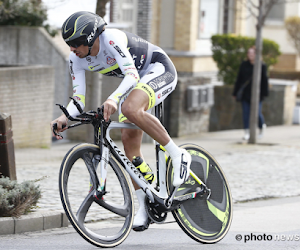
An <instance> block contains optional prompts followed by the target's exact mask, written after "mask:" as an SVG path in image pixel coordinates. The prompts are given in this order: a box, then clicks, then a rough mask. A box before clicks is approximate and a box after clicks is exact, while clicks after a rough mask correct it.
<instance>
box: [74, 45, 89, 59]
mask: <svg viewBox="0 0 300 250" xmlns="http://www.w3.org/2000/svg"><path fill="white" fill-rule="evenodd" d="M70 50H71V51H72V52H74V53H75V54H76V56H78V57H79V58H84V57H86V56H87V54H88V53H89V47H88V46H84V45H80V46H79V47H77V48H74V47H72V46H70Z"/></svg>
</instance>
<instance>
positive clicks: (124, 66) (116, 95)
mask: <svg viewBox="0 0 300 250" xmlns="http://www.w3.org/2000/svg"><path fill="white" fill-rule="evenodd" d="M122 38H123V37H122ZM122 38H121V37H118V38H116V37H115V36H114V35H112V36H111V35H110V36H109V38H108V37H107V38H106V39H105V42H106V43H107V44H108V48H109V50H110V52H111V53H112V54H113V55H114V57H115V59H116V61H117V63H118V65H119V68H120V69H121V71H122V73H123V74H124V76H125V77H124V79H123V81H122V82H121V83H120V85H119V87H118V88H117V89H116V90H115V91H114V92H113V93H112V94H111V95H110V96H109V97H108V99H110V100H113V101H115V102H116V103H117V104H118V103H119V102H120V100H121V98H122V97H123V96H124V95H127V94H128V93H129V92H131V91H132V90H133V89H134V87H135V86H136V84H137V83H138V81H139V80H140V76H139V73H138V71H137V69H136V67H135V65H134V62H133V59H132V57H131V55H130V53H129V51H128V49H127V44H126V43H127V42H126V43H125V39H126V35H125V34H124V41H123V40H121V39H122ZM120 40H121V41H120Z"/></svg>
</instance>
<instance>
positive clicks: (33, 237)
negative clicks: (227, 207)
mask: <svg viewBox="0 0 300 250" xmlns="http://www.w3.org/2000/svg"><path fill="white" fill-rule="evenodd" d="M299 208H300V196H296V197H289V198H278V199H269V200H261V201H254V202H246V203H237V204H234V213H233V221H232V225H231V228H230V231H229V233H228V234H227V235H226V236H225V238H224V239H223V240H222V241H220V242H218V243H216V244H212V245H208V244H201V243H198V242H196V241H194V240H192V239H191V238H189V237H188V236H187V235H186V234H185V233H184V232H183V231H182V230H181V229H180V228H179V226H178V225H177V224H176V223H175V221H174V219H173V217H172V215H171V214H170V215H169V217H168V219H167V223H165V224H160V225H158V224H154V225H151V226H150V228H149V229H148V230H147V231H144V232H140V233H137V232H133V231H132V232H131V233H130V235H129V236H128V238H127V239H126V240H125V241H124V242H123V243H122V244H121V245H119V246H117V247H116V248H115V249H124V250H129V249H130V250H135V249H136V250H140V249H143V250H147V249H151V250H153V249H164V250H166V249H172V250H191V249H230V250H231V249H300V214H299ZM104 223H107V225H110V226H113V225H111V224H110V222H109V221H106V222H104ZM93 226H95V227H97V223H95V224H94V225H93ZM0 245H1V249H6V250H10V249H23V250H40V249H47V250H52V249H53V250H60V249H64V250H65V249H72V250H73V249H80V250H88V249H97V248H96V247H95V246H93V245H91V244H89V243H88V242H86V241H85V240H83V239H82V238H81V237H80V236H79V235H78V234H77V233H76V232H75V230H74V229H73V228H72V227H71V226H70V227H68V228H63V229H61V228H60V229H52V230H46V231H40V232H34V233H25V234H16V235H7V236H0Z"/></svg>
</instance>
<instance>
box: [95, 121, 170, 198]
mask: <svg viewBox="0 0 300 250" xmlns="http://www.w3.org/2000/svg"><path fill="white" fill-rule="evenodd" d="M112 129H140V128H139V127H137V126H136V125H134V124H130V123H119V122H111V123H110V125H109V127H108V128H107V131H106V142H107V143H108V144H109V145H108V146H109V148H110V152H111V153H112V154H113V156H114V157H115V158H116V159H117V160H118V161H119V162H120V163H121V165H122V166H123V167H124V168H125V170H126V171H127V172H128V174H129V175H130V176H131V178H132V179H133V180H134V181H135V182H136V183H137V184H138V185H139V186H140V187H141V188H142V189H143V190H144V192H145V193H146V194H147V196H148V197H149V199H150V200H151V201H152V202H154V200H157V198H156V199H154V196H153V194H154V195H156V196H157V197H158V198H160V199H167V198H168V192H167V189H166V184H165V180H166V159H165V153H164V151H163V150H162V149H160V150H159V152H156V153H157V155H156V157H157V161H158V170H157V173H158V176H157V179H158V185H159V187H160V189H159V191H157V190H156V189H154V187H153V186H152V185H151V184H150V183H148V181H147V180H145V178H144V177H143V175H142V174H141V173H140V172H139V171H138V170H137V169H136V167H135V166H134V165H133V164H132V163H131V161H130V160H129V159H128V158H127V157H126V156H125V154H123V152H122V150H120V149H119V148H118V147H117V145H116V144H115V143H114V141H113V140H112V139H111V137H110V131H111V130H112ZM156 145H157V146H158V145H159V144H158V143H157V142H156ZM105 147H106V146H104V148H105ZM106 150H108V148H107V149H104V150H103V152H105V151H106ZM106 157H109V155H108V154H106V155H104V157H102V158H101V163H100V164H101V174H102V170H104V169H105V164H106V162H108V158H106ZM101 178H102V176H101Z"/></svg>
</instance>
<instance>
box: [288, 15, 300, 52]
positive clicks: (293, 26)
mask: <svg viewBox="0 0 300 250" xmlns="http://www.w3.org/2000/svg"><path fill="white" fill-rule="evenodd" d="M285 28H286V29H287V31H288V34H289V36H290V39H291V42H292V43H293V45H294V47H295V49H296V50H297V52H298V55H300V17H298V16H292V17H289V18H287V19H286V20H285Z"/></svg>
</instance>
